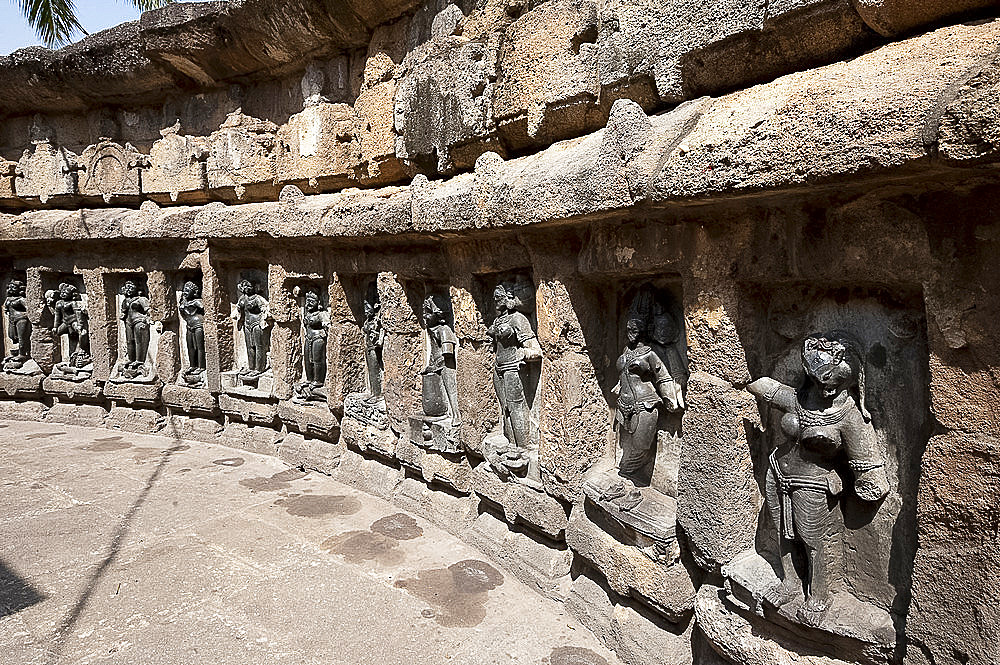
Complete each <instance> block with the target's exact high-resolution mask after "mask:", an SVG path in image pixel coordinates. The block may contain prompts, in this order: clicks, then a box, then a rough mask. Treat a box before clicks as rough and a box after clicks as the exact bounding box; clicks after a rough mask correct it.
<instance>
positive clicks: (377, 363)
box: [361, 289, 385, 400]
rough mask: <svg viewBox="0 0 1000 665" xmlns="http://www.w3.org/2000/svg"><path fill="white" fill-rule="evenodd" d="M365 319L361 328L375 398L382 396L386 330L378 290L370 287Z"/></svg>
mask: <svg viewBox="0 0 1000 665" xmlns="http://www.w3.org/2000/svg"><path fill="white" fill-rule="evenodd" d="M364 306H365V321H364V323H363V324H362V325H361V330H362V332H363V333H364V336H365V364H366V366H367V368H368V389H369V392H370V395H371V397H372V399H373V400H377V399H379V398H381V397H382V367H383V366H382V345H383V344H384V342H385V331H384V330H383V329H382V304H381V303H380V302H379V299H378V291H377V290H375V289H369V292H368V295H367V296H366V297H365V305H364Z"/></svg>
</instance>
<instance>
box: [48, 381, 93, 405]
mask: <svg viewBox="0 0 1000 665" xmlns="http://www.w3.org/2000/svg"><path fill="white" fill-rule="evenodd" d="M42 390H44V391H45V392H46V393H48V394H50V395H55V396H57V397H60V398H61V397H66V398H67V399H70V400H80V399H82V400H85V401H86V400H96V399H98V398H100V396H101V388H100V386H99V385H97V382H96V381H94V380H93V379H84V380H82V381H73V380H69V379H64V378H60V377H57V376H49V377H47V378H46V379H45V380H44V381H42Z"/></svg>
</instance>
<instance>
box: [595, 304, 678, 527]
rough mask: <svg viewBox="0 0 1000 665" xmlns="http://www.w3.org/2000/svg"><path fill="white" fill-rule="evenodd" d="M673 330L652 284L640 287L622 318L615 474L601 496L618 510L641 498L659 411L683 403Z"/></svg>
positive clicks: (649, 471) (652, 461)
mask: <svg viewBox="0 0 1000 665" xmlns="http://www.w3.org/2000/svg"><path fill="white" fill-rule="evenodd" d="M677 330H678V327H677V325H676V324H675V323H674V319H673V317H672V316H671V315H670V313H668V312H667V311H666V309H665V308H662V307H659V306H658V304H657V303H656V298H655V295H654V293H653V291H652V290H651V289H643V290H641V291H640V292H639V293H638V294H637V295H636V296H635V298H633V300H632V303H631V305H630V306H629V311H628V317H627V319H626V322H625V340H626V341H625V348H624V349H623V350H622V354H621V355H620V356H618V361H617V363H616V368H617V370H618V384H617V385H616V386H615V387H614V389H613V391H612V392H613V394H614V395H616V396H617V398H618V405H617V406H618V408H617V412H616V414H615V430H617V432H618V444H619V445H620V446H621V449H622V455H621V459H620V461H619V462H618V476H619V479H618V480H617V481H616V482H613V483H612V484H610V485H609V486H608V487H607V488H606V489H605V490H604V492H603V494H602V496H601V497H600V498H601V500H603V501H612V502H614V504H615V505H616V506H617V507H618V508H619V509H620V510H625V511H628V510H632V509H633V508H635V507H636V506H638V505H639V504H640V503H641V502H642V500H643V495H642V492H641V491H640V489H639V488H641V487H648V486H649V483H650V480H651V478H652V476H653V466H654V464H655V462H656V439H657V431H658V423H659V419H660V413H661V412H662V411H663V410H666V411H670V412H677V411H681V410H682V409H683V408H684V394H683V387H684V383H685V381H686V378H687V372H686V370H685V368H684V366H683V362H682V359H681V356H680V353H679V352H678V351H677V349H676V347H675V345H674V342H675V341H676V339H677V337H678V332H677ZM664 359H666V361H667V362H666V363H665V362H664Z"/></svg>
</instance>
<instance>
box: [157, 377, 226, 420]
mask: <svg viewBox="0 0 1000 665" xmlns="http://www.w3.org/2000/svg"><path fill="white" fill-rule="evenodd" d="M160 399H162V400H163V404H164V405H165V406H168V407H170V408H172V409H179V410H181V411H185V412H189V413H200V414H214V413H217V412H218V410H219V405H218V403H217V401H216V398H215V395H214V394H212V392H211V391H209V390H206V389H204V388H189V387H188V386H180V385H176V384H167V385H165V386H163V390H162V392H161V394H160Z"/></svg>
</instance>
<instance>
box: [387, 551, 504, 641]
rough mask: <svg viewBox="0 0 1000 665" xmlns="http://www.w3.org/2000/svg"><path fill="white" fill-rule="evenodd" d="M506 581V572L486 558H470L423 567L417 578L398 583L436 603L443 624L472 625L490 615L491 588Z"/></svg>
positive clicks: (420, 596) (435, 613) (431, 602)
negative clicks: (487, 561)
mask: <svg viewBox="0 0 1000 665" xmlns="http://www.w3.org/2000/svg"><path fill="white" fill-rule="evenodd" d="M503 581H504V579H503V574H502V573H501V572H500V571H499V570H497V569H496V568H494V567H493V566H491V565H490V564H488V563H486V562H485V561H477V560H475V559H466V560H465V561H459V562H458V563H453V564H452V565H450V566H448V567H447V568H431V569H429V570H421V571H420V572H418V573H417V577H416V579H406V580H399V581H397V582H396V587H397V588H400V589H405V590H406V591H407V592H408V593H409V594H411V595H413V596H415V597H417V598H420V599H421V600H423V601H426V602H427V603H428V604H430V605H432V606H433V609H434V620H435V621H437V622H438V623H439V624H441V625H442V626H444V627H446V628H458V627H463V628H471V627H472V626H478V625H479V624H480V623H482V621H483V619H485V618H486V601H487V599H488V598H489V591H490V590H492V589H495V588H497V587H498V586H500V585H501V584H503ZM424 616H426V614H424Z"/></svg>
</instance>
